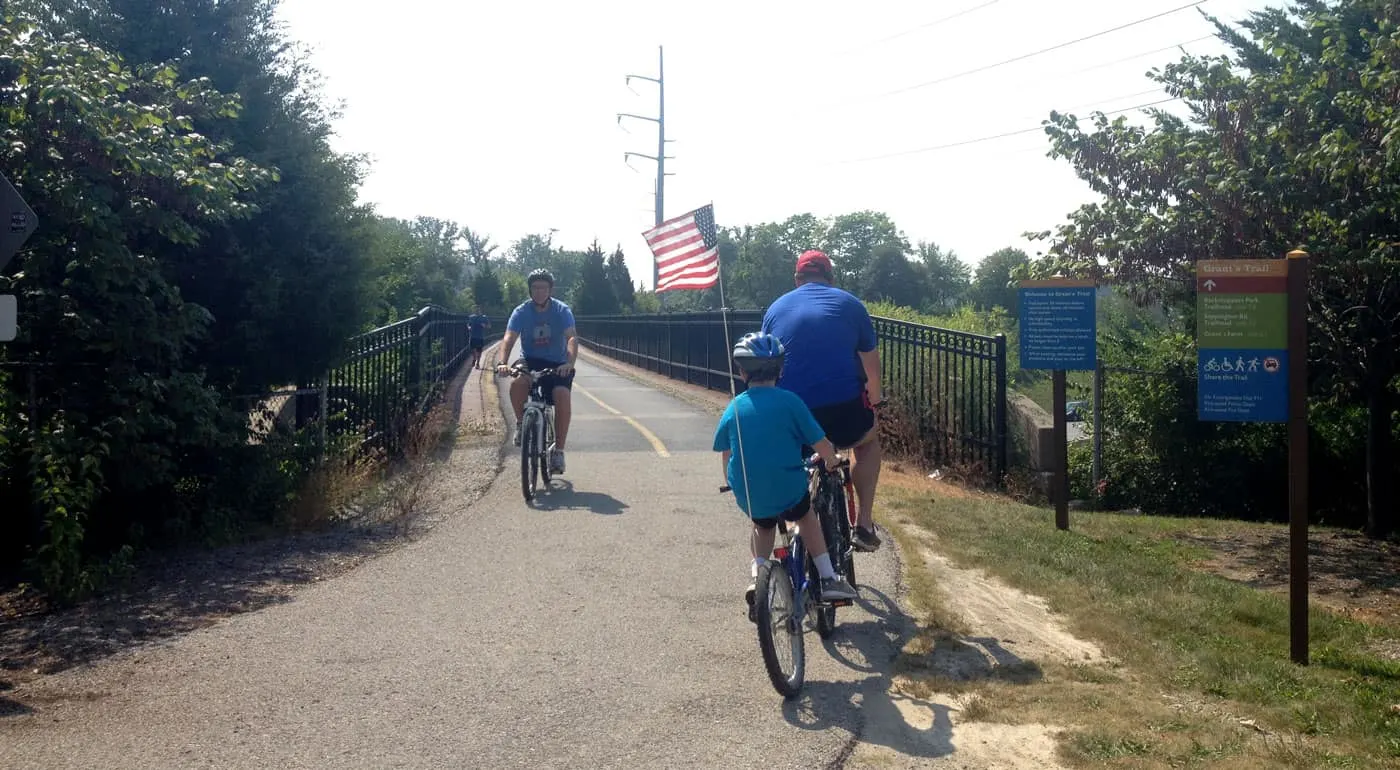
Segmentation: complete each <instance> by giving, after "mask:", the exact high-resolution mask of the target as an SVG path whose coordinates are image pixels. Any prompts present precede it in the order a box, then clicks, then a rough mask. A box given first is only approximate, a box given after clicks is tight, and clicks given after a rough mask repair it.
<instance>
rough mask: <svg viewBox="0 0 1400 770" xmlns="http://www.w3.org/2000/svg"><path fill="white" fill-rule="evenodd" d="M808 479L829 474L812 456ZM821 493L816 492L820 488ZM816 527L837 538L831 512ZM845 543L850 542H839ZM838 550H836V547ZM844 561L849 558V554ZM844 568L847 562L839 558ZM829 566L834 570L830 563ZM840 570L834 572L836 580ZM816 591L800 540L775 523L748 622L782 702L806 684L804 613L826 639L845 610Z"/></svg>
mask: <svg viewBox="0 0 1400 770" xmlns="http://www.w3.org/2000/svg"><path fill="white" fill-rule="evenodd" d="M804 465H805V466H806V468H807V471H808V474H809V478H810V477H811V474H814V473H816V474H819V475H818V476H817V478H818V479H819V480H821V479H824V478H827V477H829V476H830V475H831V472H828V471H826V470H825V469H824V468H823V467H822V462H821V459H820V458H818V457H816V456H813V457H812V458H810V459H808V460H806V461H804ZM849 466H850V461H849V460H848V459H847V458H844V457H843V458H841V460H840V463H839V465H838V468H837V470H838V471H839V470H840V469H843V468H848V467H849ZM729 491H731V488H730V487H729V486H727V485H726V486H722V487H720V492H729ZM819 491H820V487H819ZM814 510H815V511H816V514H817V521H818V522H820V526H821V528H822V534H823V536H827V537H830V536H828V535H827V532H829V531H835V532H839V531H840V527H839V526H837V525H836V524H835V523H829V522H828V521H827V519H828V512H829V510H830V506H829V505H828V506H825V508H822V507H816V505H815V501H814ZM833 542H834V541H833V540H832V539H828V540H827V552H828V553H833V552H835V551H834V549H833V545H832V543H833ZM844 542H847V543H848V542H849V540H847V541H844ZM838 547H839V546H838ZM848 556H849V554H848ZM842 563H843V565H849V564H850V563H852V560H851V559H849V558H844V559H843V560H842ZM833 566H836V565H835V564H834V563H833ZM840 573H841V569H839V568H838V569H837V574H840ZM820 585H821V574H820V573H819V572H818V571H817V565H816V562H814V561H812V557H811V555H810V554H808V553H807V549H806V547H805V546H804V545H803V543H802V538H801V537H800V536H798V537H794V536H793V534H792V532H791V531H789V529H788V525H787V522H785V521H782V520H781V519H779V520H778V537H777V540H776V541H775V542H774V545H773V553H772V555H771V556H770V557H769V558H768V559H767V560H766V561H765V562H764V563H763V565H762V566H760V567H759V568H758V577H757V578H755V580H754V599H753V605H752V606H751V607H750V608H749V620H751V621H753V622H754V623H756V624H757V625H758V648H759V651H760V652H761V653H762V655H763V666H764V668H765V669H767V671H768V679H769V681H771V682H772V683H773V688H774V689H776V690H777V691H778V692H779V694H781V695H782V696H783V697H784V698H785V699H791V698H794V697H796V696H797V694H798V693H799V692H801V690H802V684H803V681H804V680H805V678H806V644H805V641H804V638H803V634H804V625H805V621H806V617H807V613H808V612H814V614H815V615H816V627H817V635H818V636H820V637H821V638H823V639H825V638H827V637H829V636H831V634H832V632H833V631H835V630H836V608H837V607H849V606H850V605H851V604H852V601H851V600H850V599H833V600H830V601H823V600H822V599H821V598H820V597H818V596H817V595H816V591H814V589H815V588H816V587H817V586H820ZM779 630H781V631H782V632H783V633H784V634H786V636H787V645H786V647H787V648H788V651H789V652H790V653H791V656H792V667H791V671H786V670H785V667H784V666H783V663H782V662H781V661H780V660H779V659H778V658H779V644H778V638H777V637H778V631H779Z"/></svg>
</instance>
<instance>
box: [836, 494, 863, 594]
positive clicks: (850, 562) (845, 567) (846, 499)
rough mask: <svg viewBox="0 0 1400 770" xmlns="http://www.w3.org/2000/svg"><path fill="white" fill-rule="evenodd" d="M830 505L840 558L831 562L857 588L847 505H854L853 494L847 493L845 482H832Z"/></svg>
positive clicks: (854, 554)
mask: <svg viewBox="0 0 1400 770" xmlns="http://www.w3.org/2000/svg"><path fill="white" fill-rule="evenodd" d="M831 497H832V505H831V519H832V521H834V522H836V532H837V534H839V535H840V537H841V550H840V551H839V553H840V556H841V558H840V559H839V560H837V559H833V560H832V564H833V565H834V566H835V567H836V571H837V572H839V573H841V574H842V575H844V576H845V577H846V582H847V583H850V584H851V588H858V587H859V586H858V585H857V584H856V550H855V547H854V546H853V545H852V543H854V542H855V541H854V537H855V530H854V529H853V528H852V526H851V518H850V517H851V509H850V508H849V507H848V506H853V505H855V496H854V495H850V494H848V490H847V489H846V485H845V484H836V483H834V482H833V484H832V496H831Z"/></svg>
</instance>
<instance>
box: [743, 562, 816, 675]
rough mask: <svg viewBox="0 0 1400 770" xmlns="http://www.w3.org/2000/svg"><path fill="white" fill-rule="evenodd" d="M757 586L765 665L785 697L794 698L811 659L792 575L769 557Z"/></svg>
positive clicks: (756, 607)
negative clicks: (798, 611) (786, 662)
mask: <svg viewBox="0 0 1400 770" xmlns="http://www.w3.org/2000/svg"><path fill="white" fill-rule="evenodd" d="M754 588H755V591H754V598H753V604H754V616H755V617H756V618H757V619H758V648H759V650H760V651H761V652H762V653H763V667H764V668H766V669H767V670H768V679H769V681H771V682H772V683H773V687H774V689H776V690H777V691H778V692H779V693H780V694H781V695H782V696H783V697H784V698H792V697H794V696H796V695H797V693H798V691H800V690H801V689H802V680H803V677H804V676H805V670H806V662H807V661H806V655H805V653H806V650H805V649H804V646H803V640H802V625H801V621H799V620H798V619H797V607H796V604H797V602H796V597H795V594H796V593H797V591H796V590H795V589H794V587H793V585H792V576H791V575H789V574H788V571H787V567H786V566H784V565H783V563H782V562H777V561H773V560H772V559H769V560H768V561H766V562H764V564H763V566H761V567H759V568H758V578H757V580H756V581H755V586H754ZM788 657H790V658H791V661H790V662H788V664H787V665H786V666H785V665H784V660H783V659H784V658H788Z"/></svg>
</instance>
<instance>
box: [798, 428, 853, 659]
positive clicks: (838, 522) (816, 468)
mask: <svg viewBox="0 0 1400 770" xmlns="http://www.w3.org/2000/svg"><path fill="white" fill-rule="evenodd" d="M809 455H810V453H809ZM813 457H814V459H813V460H812V461H809V462H808V463H807V473H808V476H809V477H815V478H816V487H817V488H816V491H815V492H814V493H813V494H812V507H813V508H815V509H816V510H817V513H818V517H817V520H818V521H820V522H821V523H822V537H823V539H825V540H826V552H827V553H829V554H831V566H832V567H834V568H835V569H836V574H838V575H840V576H842V577H844V578H846V582H847V583H850V585H851V588H856V589H858V588H860V586H859V585H857V584H856V549H855V543H854V542H853V541H852V538H851V535H852V534H853V533H854V532H855V528H856V522H857V521H858V519H857V513H856V495H855V484H854V482H852V481H851V462H850V460H849V459H848V458H845V457H843V458H841V462H840V463H839V464H837V466H836V468H834V469H833V470H829V471H828V470H827V469H826V468H825V466H823V465H822V462H821V460H820V459H816V458H815V456H813ZM837 606H840V605H835V604H833V605H829V606H825V607H823V608H822V610H821V611H820V612H818V613H817V633H818V634H819V635H820V636H821V637H822V638H823V639H825V638H827V637H828V636H830V635H831V632H832V631H833V630H835V628H836V607H837Z"/></svg>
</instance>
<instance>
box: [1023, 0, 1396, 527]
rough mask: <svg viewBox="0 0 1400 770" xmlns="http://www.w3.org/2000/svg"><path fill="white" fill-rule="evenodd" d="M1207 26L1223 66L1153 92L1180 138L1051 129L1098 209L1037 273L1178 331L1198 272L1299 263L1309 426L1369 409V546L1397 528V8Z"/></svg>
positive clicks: (1308, 4)
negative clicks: (1147, 313)
mask: <svg viewBox="0 0 1400 770" xmlns="http://www.w3.org/2000/svg"><path fill="white" fill-rule="evenodd" d="M1211 21H1212V23H1214V24H1215V26H1216V28H1217V30H1218V33H1219V36H1220V37H1221V39H1223V40H1224V41H1225V42H1226V43H1228V44H1229V46H1230V47H1231V49H1232V54H1230V55H1226V56H1219V57H1206V56H1185V57H1183V58H1182V59H1181V60H1180V61H1179V62H1177V63H1175V64H1171V65H1168V66H1167V67H1166V68H1165V69H1163V70H1160V71H1157V70H1154V71H1153V72H1152V73H1151V75H1150V77H1151V78H1152V79H1153V80H1155V81H1157V82H1159V83H1161V84H1162V85H1163V86H1164V87H1165V89H1166V90H1167V92H1168V93H1170V94H1172V95H1173V96H1176V97H1180V98H1181V99H1182V101H1183V102H1184V103H1185V104H1186V105H1187V106H1188V108H1189V109H1190V112H1191V121H1190V122H1188V121H1186V120H1183V119H1181V118H1178V117H1175V116H1173V115H1170V114H1166V113H1162V112H1154V113H1153V118H1154V124H1153V126H1152V127H1151V129H1150V130H1148V129H1142V128H1137V127H1132V126H1129V125H1127V124H1126V122H1125V121H1124V120H1123V119H1122V118H1119V119H1117V120H1115V121H1113V122H1111V123H1110V122H1109V121H1108V119H1107V118H1105V117H1104V116H1103V115H1102V114H1098V115H1096V116H1095V117H1094V123H1093V127H1092V130H1084V129H1082V128H1081V127H1080V126H1079V124H1078V122H1077V121H1076V120H1075V119H1074V118H1073V116H1069V115H1061V114H1059V113H1053V114H1052V115H1051V117H1050V120H1049V121H1048V122H1047V125H1046V131H1047V133H1048V134H1049V136H1050V138H1051V144H1052V153H1053V154H1054V155H1056V156H1058V157H1061V158H1065V159H1068V160H1070V161H1071V162H1072V163H1073V164H1074V166H1075V170H1076V172H1077V173H1078V175H1079V176H1080V178H1081V179H1083V180H1085V182H1087V183H1088V184H1089V185H1090V187H1091V188H1092V189H1094V190H1095V191H1096V192H1097V193H1099V195H1101V196H1102V201H1100V202H1098V203H1094V204H1090V205H1086V206H1084V207H1081V208H1080V209H1079V210H1077V211H1075V212H1074V213H1073V214H1071V215H1070V218H1069V221H1068V222H1067V223H1066V224H1064V225H1062V226H1060V227H1059V228H1057V230H1056V233H1055V237H1054V239H1053V243H1052V245H1051V248H1050V253H1049V256H1048V258H1047V259H1046V260H1044V261H1045V265H1044V266H1043V267H1044V269H1045V270H1047V271H1049V270H1063V271H1067V272H1072V273H1077V274H1081V275H1090V276H1097V277H1101V278H1103V279H1104V280H1108V281H1112V282H1115V283H1117V284H1119V285H1122V286H1125V287H1131V288H1132V289H1134V291H1135V293H1136V295H1137V296H1138V297H1139V298H1140V299H1156V298H1160V299H1162V300H1163V301H1164V302H1165V303H1166V304H1168V305H1169V306H1180V307H1182V309H1183V312H1184V313H1186V314H1188V316H1189V313H1190V302H1191V301H1192V296H1191V295H1192V291H1193V289H1194V282H1193V281H1192V276H1193V268H1194V261H1195V259H1197V258H1203V257H1227V256H1234V255H1256V256H1261V257H1277V256H1282V255H1283V254H1284V253H1285V252H1286V251H1288V250H1289V249H1292V248H1294V247H1296V246H1302V247H1304V248H1305V249H1306V250H1307V251H1309V252H1310V253H1311V254H1312V255H1313V260H1312V262H1313V276H1312V281H1311V285H1310V287H1309V295H1310V296H1309V313H1308V315H1309V323H1310V326H1311V329H1312V331H1311V333H1310V339H1311V341H1312V344H1311V346H1310V350H1309V360H1310V366H1309V371H1310V373H1312V374H1313V383H1312V384H1311V390H1312V392H1313V394H1314V395H1315V396H1321V397H1322V400H1321V401H1318V400H1317V399H1314V412H1315V413H1321V411H1326V412H1333V413H1335V411H1336V409H1335V407H1346V406H1353V405H1354V406H1361V407H1364V408H1365V409H1366V411H1367V413H1368V420H1367V425H1366V430H1365V433H1366V445H1367V450H1368V451H1367V454H1366V479H1367V482H1368V483H1367V499H1366V501H1365V505H1366V509H1367V511H1368V515H1367V531H1368V532H1369V533H1370V534H1372V535H1375V536H1379V535H1382V534H1385V533H1386V532H1388V531H1390V530H1392V529H1393V528H1394V526H1395V515H1396V513H1395V505H1394V503H1393V500H1394V498H1393V493H1392V478H1393V477H1394V475H1395V471H1396V463H1395V460H1394V453H1393V450H1392V442H1393V435H1392V430H1393V428H1392V426H1393V424H1394V413H1395V405H1396V399H1395V394H1394V389H1395V380H1396V377H1397V374H1400V352H1398V351H1400V292H1397V291H1395V288H1394V287H1395V277H1396V275H1400V242H1398V241H1400V238H1397V233H1400V153H1397V152H1396V148H1397V147H1400V101H1397V99H1396V93H1397V92H1398V89H1400V33H1397V29H1400V6H1397V5H1396V4H1395V3H1394V2H1393V1H1392V0H1339V1H1338V2H1321V1H1320V0H1304V1H1303V2H1298V3H1296V4H1295V5H1294V7H1293V8H1292V9H1290V10H1287V11H1285V10H1280V9H1269V10H1265V11H1259V12H1255V13H1252V14H1251V15H1250V16H1249V18H1248V19H1247V20H1245V21H1243V22H1242V23H1241V28H1242V30H1236V29H1233V28H1230V27H1228V26H1227V25H1224V24H1221V23H1220V22H1219V21H1218V20H1216V19H1211ZM1040 236H1041V237H1048V236H1049V233H1042V234H1040ZM1320 410H1321V411H1320ZM1315 427H1316V426H1315ZM1317 477H1318V474H1317V473H1316V472H1314V478H1317ZM1318 497H1319V496H1318V495H1316V494H1315V495H1314V499H1318Z"/></svg>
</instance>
